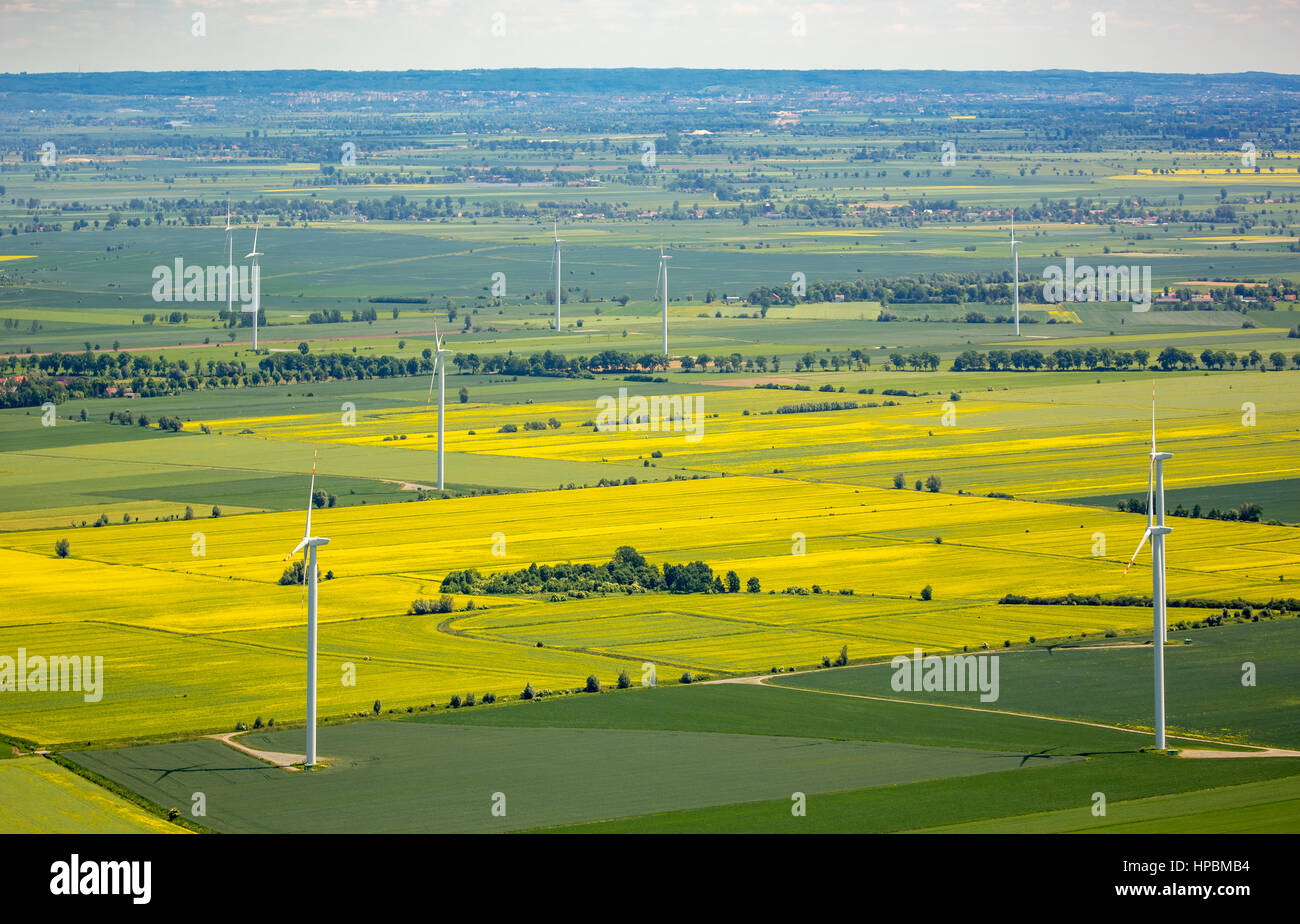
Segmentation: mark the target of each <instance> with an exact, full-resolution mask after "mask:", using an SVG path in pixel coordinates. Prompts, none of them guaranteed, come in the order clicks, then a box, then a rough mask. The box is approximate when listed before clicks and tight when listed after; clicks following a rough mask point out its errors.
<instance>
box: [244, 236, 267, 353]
mask: <svg viewBox="0 0 1300 924" xmlns="http://www.w3.org/2000/svg"><path fill="white" fill-rule="evenodd" d="M261 227H262V219H260V218H259V219H258V220H257V225H256V226H255V227H254V228H253V250H252V252H251V253H247V254H244V259H245V260H252V261H253V269H252V276H253V307H251V308H250V307H248V305H245V306H244V307H243V310H244V311H245V312H248V311H251V312H252V313H253V352H254V353H256V352H257V315H258V313H259V312H260V311H261V310H262V269H261V267H260V266H258V264H257V258H258V257H260V256H263V254H261V253H259V252H258V250H257V232H258V231H259V230H261Z"/></svg>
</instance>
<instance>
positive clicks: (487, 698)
mask: <svg viewBox="0 0 1300 924" xmlns="http://www.w3.org/2000/svg"><path fill="white" fill-rule="evenodd" d="M496 701H497V695H496V694H495V693H493V692H492V691H491V690H489V691H488V692H486V693H484V694H483V702H485V703H487V704H488V705H491V704H492V703H495V702H496Z"/></svg>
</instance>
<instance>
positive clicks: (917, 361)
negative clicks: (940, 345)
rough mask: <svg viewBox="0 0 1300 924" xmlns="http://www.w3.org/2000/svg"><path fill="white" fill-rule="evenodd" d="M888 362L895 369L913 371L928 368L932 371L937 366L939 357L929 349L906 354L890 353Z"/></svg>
mask: <svg viewBox="0 0 1300 924" xmlns="http://www.w3.org/2000/svg"><path fill="white" fill-rule="evenodd" d="M889 364H890V365H891V366H893V367H894V368H895V369H911V370H912V371H913V372H919V371H920V370H922V369H928V370H930V371H931V372H933V371H934V370H935V369H938V368H939V357H938V356H936V355H935V354H934V353H931V352H930V351H929V350H922V351H920V352H917V353H909V354H908V355H907V356H904V355H903V354H902V353H890V354H889Z"/></svg>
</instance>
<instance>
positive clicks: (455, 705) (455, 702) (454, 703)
mask: <svg viewBox="0 0 1300 924" xmlns="http://www.w3.org/2000/svg"><path fill="white" fill-rule="evenodd" d="M447 705H449V706H450V707H451V708H452V709H459V708H460V694H459V693H453V694H452V695H451V702H450V703H448V704H447Z"/></svg>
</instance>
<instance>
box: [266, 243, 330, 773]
mask: <svg viewBox="0 0 1300 924" xmlns="http://www.w3.org/2000/svg"><path fill="white" fill-rule="evenodd" d="M254 249H256V248H254ZM315 493H316V456H315V455H314V454H313V455H312V459H311V487H310V488H308V489H307V528H306V529H305V530H303V534H302V541H301V542H299V543H298V544H297V545H296V546H294V547H293V551H292V552H290V553H289V554H288V555H286V556H285V557H284V560H285V561H288V560H289V559H291V558H293V557H294V556H295V555H297V554H298V552H299V550H303V549H305V550H306V551H305V552H303V569H302V580H303V583H304V584H306V585H307V759H306V760H305V761H303V764H304V766H307V767H314V766H315V765H316V547H317V546H321V545H327V544H328V543H329V540H328V539H322V538H321V537H319V536H313V535H312V534H311V507H312V496H313V495H314V494H315Z"/></svg>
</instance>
